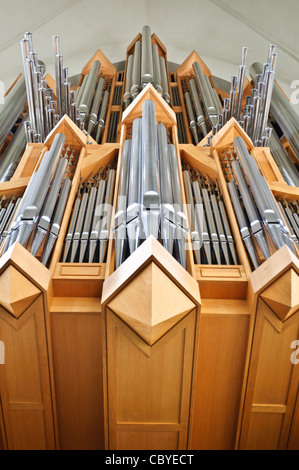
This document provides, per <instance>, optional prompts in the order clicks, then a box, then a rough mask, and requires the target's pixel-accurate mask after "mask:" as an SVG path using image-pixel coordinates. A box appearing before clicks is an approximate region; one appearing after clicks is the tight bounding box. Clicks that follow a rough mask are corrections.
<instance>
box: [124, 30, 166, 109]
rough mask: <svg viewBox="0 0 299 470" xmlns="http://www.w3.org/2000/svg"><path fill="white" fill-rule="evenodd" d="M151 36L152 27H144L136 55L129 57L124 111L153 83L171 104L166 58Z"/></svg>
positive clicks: (135, 46) (137, 42)
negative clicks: (160, 52)
mask: <svg viewBox="0 0 299 470" xmlns="http://www.w3.org/2000/svg"><path fill="white" fill-rule="evenodd" d="M151 36H152V34H151V29H150V27H149V26H144V27H143V29H142V39H141V41H140V40H138V41H136V43H135V45H134V53H133V54H130V55H129V56H128V59H127V69H126V83H125V90H124V91H125V92H124V96H123V102H124V109H126V108H127V107H128V106H129V104H130V103H131V102H132V101H133V100H134V99H135V98H136V96H137V95H138V94H139V93H140V91H141V90H142V89H143V88H144V87H145V86H146V85H147V84H148V83H152V84H153V86H154V87H155V88H156V90H157V91H158V92H159V93H160V95H161V96H163V98H164V99H165V101H166V102H167V103H168V104H171V101H170V94H169V87H168V77H167V68H166V62H165V58H164V57H163V56H160V55H159V48H158V45H157V44H156V43H153V44H152V42H151Z"/></svg>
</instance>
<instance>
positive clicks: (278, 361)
mask: <svg viewBox="0 0 299 470" xmlns="http://www.w3.org/2000/svg"><path fill="white" fill-rule="evenodd" d="M294 328H295V329H294ZM296 330H298V326H297V325H294V326H293V328H288V329H287V330H286V331H285V332H284V333H283V334H280V333H279V332H278V331H276V330H275V329H274V328H273V325H272V324H271V323H270V322H269V321H268V320H265V322H264V325H263V333H262V338H261V347H260V352H259V357H260V359H259V362H258V367H257V373H256V379H255V382H256V383H255V388H254V394H253V403H267V404H282V405H286V404H287V400H288V392H289V387H290V379H291V375H292V369H293V364H292V362H291V360H290V356H291V354H290V353H291V349H290V346H291V343H292V341H293V339H294V338H297V331H296ZM270 384H271V386H269V385H270Z"/></svg>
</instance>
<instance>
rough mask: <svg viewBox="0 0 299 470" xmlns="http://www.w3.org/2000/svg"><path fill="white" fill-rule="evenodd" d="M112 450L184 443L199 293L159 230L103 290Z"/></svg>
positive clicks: (183, 446) (171, 446)
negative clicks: (161, 239) (163, 242)
mask: <svg viewBox="0 0 299 470" xmlns="http://www.w3.org/2000/svg"><path fill="white" fill-rule="evenodd" d="M102 309H103V322H104V325H103V329H102V331H103V332H104V338H103V345H104V354H103V355H104V397H105V411H106V413H105V436H106V448H109V449H118V450H122V449H127V450H128V449H186V448H187V447H188V442H189V435H190V433H191V428H192V422H191V417H192V416H193V413H192V410H193V401H194V397H193V390H194V376H195V365H196V357H197V354H196V351H197V335H198V328H199V309H200V297H199V290H198V285H197V283H196V281H195V280H194V279H193V278H192V277H191V276H190V275H189V274H188V273H187V272H186V271H185V270H184V269H183V268H182V267H181V265H179V263H177V261H176V260H175V259H174V258H173V257H172V256H171V255H170V254H169V253H168V252H167V251H166V250H165V249H164V248H163V247H162V245H161V244H160V243H159V242H158V241H157V240H155V239H154V238H153V237H150V238H149V239H147V240H146V241H145V242H144V243H143V244H142V245H141V246H140V247H139V248H138V250H136V252H135V253H133V254H132V255H131V256H130V258H128V259H127V260H126V261H125V262H124V263H123V264H122V265H121V266H120V267H119V268H118V269H117V270H116V271H115V272H114V273H113V274H112V275H111V276H110V277H109V278H108V279H106V281H105V282H104V286H103V297H102Z"/></svg>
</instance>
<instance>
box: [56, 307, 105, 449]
mask: <svg viewBox="0 0 299 470" xmlns="http://www.w3.org/2000/svg"><path fill="white" fill-rule="evenodd" d="M68 300H69V302H68ZM51 325H52V344H53V358H54V377H55V387H56V401H57V419H58V429H59V440H60V449H64V450H73V449H79V450H81V449H82V450H87V449H90V450H98V449H104V418H103V390H102V389H103V378H102V372H101V371H102V349H101V348H102V345H101V326H100V301H99V300H98V299H78V302H74V299H54V302H53V305H52V309H51Z"/></svg>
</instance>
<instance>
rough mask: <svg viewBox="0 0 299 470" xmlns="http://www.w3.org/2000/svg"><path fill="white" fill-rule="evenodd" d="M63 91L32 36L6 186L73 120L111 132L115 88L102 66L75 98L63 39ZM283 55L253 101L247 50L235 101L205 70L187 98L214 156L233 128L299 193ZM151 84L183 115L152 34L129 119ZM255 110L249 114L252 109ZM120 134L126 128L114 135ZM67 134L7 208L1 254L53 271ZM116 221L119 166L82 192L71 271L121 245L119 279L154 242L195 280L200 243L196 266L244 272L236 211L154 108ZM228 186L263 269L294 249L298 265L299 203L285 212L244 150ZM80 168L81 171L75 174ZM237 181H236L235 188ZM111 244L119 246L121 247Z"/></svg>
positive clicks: (125, 179)
mask: <svg viewBox="0 0 299 470" xmlns="http://www.w3.org/2000/svg"><path fill="white" fill-rule="evenodd" d="M52 44H53V60H54V65H55V83H56V88H55V90H53V89H51V88H49V86H48V84H47V82H46V80H45V71H46V67H45V64H44V63H43V62H42V61H39V60H38V58H37V54H36V52H34V49H33V41H32V34H31V33H25V35H24V39H22V41H21V51H22V58H23V70H24V73H23V75H22V76H21V77H20V78H19V80H18V81H17V82H16V84H15V85H14V87H13V88H12V90H11V91H10V92H9V94H8V96H7V98H6V101H5V105H4V106H3V107H2V108H1V113H0V147H1V146H2V145H3V144H4V142H5V141H6V139H7V137H8V136H9V135H10V134H11V132H12V129H13V130H14V134H13V139H12V140H11V142H10V143H9V144H8V145H6V147H5V150H4V152H3V153H2V157H1V159H0V183H2V182H6V181H9V180H10V178H11V177H12V175H13V173H14V170H15V169H16V166H17V165H18V162H19V161H20V158H21V157H22V155H23V152H24V150H25V147H26V142H27V143H42V142H44V141H45V140H46V138H47V136H48V134H49V133H50V132H51V131H52V130H53V128H54V127H55V125H56V124H57V123H58V122H59V121H60V119H61V118H62V117H63V116H64V115H65V114H66V115H68V116H69V117H70V118H71V119H72V120H73V122H74V123H75V124H76V125H77V126H78V127H79V128H80V129H81V130H82V131H83V132H84V133H85V134H86V135H87V136H88V135H90V136H91V137H93V139H94V140H95V141H96V142H97V143H100V141H101V135H102V134H103V130H104V127H105V125H106V122H105V119H106V116H107V111H108V106H109V96H110V92H111V90H110V85H111V83H110V81H109V80H107V79H106V78H105V76H104V74H102V73H101V63H100V61H99V60H94V61H93V63H92V65H91V68H90V71H89V73H86V74H85V75H84V76H83V77H82V79H81V81H80V83H79V85H78V86H77V87H75V89H73V90H72V89H71V83H70V80H69V71H68V67H65V66H64V65H63V56H62V54H61V50H60V41H59V37H58V36H53V38H52ZM277 58H278V54H277V52H276V46H274V45H270V47H269V53H268V57H267V62H266V63H264V64H263V65H262V64H259V63H254V64H253V65H252V66H251V67H250V70H249V73H250V76H251V78H252V83H253V86H254V88H253V89H252V90H251V94H250V95H249V96H245V97H244V96H243V92H244V83H245V75H246V67H247V60H248V48H247V47H244V48H243V49H242V58H241V65H240V67H239V74H238V76H233V77H232V79H231V88H230V92H229V98H224V99H222V98H221V96H220V95H219V94H218V92H217V90H216V89H215V88H214V87H213V81H211V80H210V77H209V76H208V75H205V74H204V71H203V68H202V66H201V64H200V63H199V62H194V63H193V65H192V74H191V75H189V76H188V77H185V78H183V79H182V91H183V96H184V101H185V108H186V114H187V116H188V123H189V127H190V132H191V135H192V139H193V143H194V144H195V145H198V144H199V143H200V142H201V140H203V139H205V144H204V145H206V146H209V145H210V144H211V139H212V138H213V136H215V135H216V134H217V132H218V131H219V130H220V129H221V128H222V127H223V126H224V125H225V124H226V123H227V122H228V121H229V120H230V119H231V118H232V117H234V118H235V119H236V120H237V122H238V123H239V124H240V126H241V127H242V128H243V130H244V131H245V132H246V133H247V134H248V136H249V137H250V138H251V139H252V141H253V143H254V145H255V146H269V147H270V150H271V153H272V155H273V158H274V160H275V161H276V163H277V165H278V167H279V169H280V171H281V173H282V175H283V177H284V179H285V181H286V183H287V184H288V185H291V186H296V187H299V175H298V170H297V167H296V163H294V162H293V161H292V160H291V159H290V157H289V156H288V154H287V153H286V151H285V149H284V147H283V146H282V144H281V141H280V137H279V135H278V131H277V128H279V129H280V131H281V132H282V133H283V135H284V136H285V137H286V139H287V140H288V142H289V144H290V146H291V148H292V150H293V152H294V154H295V155H296V157H297V159H299V141H298V135H299V118H298V115H297V114H296V113H295V111H294V110H293V109H292V107H291V105H290V104H289V103H288V101H287V99H286V97H285V95H284V94H283V93H282V91H281V89H280V88H279V86H278V85H277V83H276V82H275V80H274V77H275V70H276V65H277ZM148 83H151V84H152V85H153V86H154V87H155V89H156V90H157V92H158V93H159V94H160V95H161V96H162V97H163V98H164V100H165V102H166V103H167V105H170V106H172V103H171V98H170V94H169V83H168V76H167V63H166V61H165V58H164V57H163V56H161V55H159V47H158V45H157V44H156V43H155V42H154V43H152V41H151V30H150V27H149V26H144V27H143V29H142V35H141V40H137V41H136V42H135V45H134V50H133V53H131V54H129V55H128V58H127V63H126V80H125V82H124V88H123V92H124V93H123V103H122V105H123V110H125V109H126V108H127V107H128V106H129V105H130V103H132V102H133V101H134V99H135V98H136V97H137V96H138V94H139V93H140V92H141V91H142V89H143V88H144V87H145V86H146V85H147V84H148ZM244 102H245V106H244ZM116 125H117V123H115V126H116ZM64 144H65V136H64V135H63V134H57V135H56V137H55V139H54V142H53V143H52V145H51V148H50V149H49V151H48V152H46V153H45V155H44V157H43V160H42V162H41V164H40V166H39V168H38V169H37V170H36V171H35V172H34V173H33V175H32V177H31V180H30V182H29V184H28V186H27V189H26V190H25V192H24V194H23V197H18V198H17V197H15V196H14V195H12V196H9V197H6V196H5V195H4V196H3V197H2V199H1V201H0V204H1V205H0V237H1V239H0V242H1V249H2V251H3V253H5V252H6V251H7V249H8V248H9V247H10V246H11V245H12V244H13V243H14V242H15V241H18V242H19V243H20V244H22V245H23V246H26V247H27V249H29V250H30V251H31V253H32V254H33V255H34V256H38V257H39V259H40V261H41V262H42V263H43V264H45V265H49V260H50V256H51V253H52V251H53V247H54V245H55V243H56V240H57V238H58V236H59V231H60V226H61V221H62V218H63V214H64V210H65V207H66V203H67V200H68V196H69V192H70V187H71V183H72V178H73V175H74V171H75V168H76V163H77V159H78V155H76V152H75V150H74V149H71V148H69V147H67V146H66V145H64ZM119 157H121V158H120V161H121V168H120V178H119V186H118V188H116V189H117V194H118V198H117V205H116V211H115V213H113V210H112V203H113V194H114V192H115V181H116V165H117V162H114V163H113V165H108V166H107V167H106V168H104V169H102V168H101V169H100V170H98V172H97V173H95V174H91V175H89V177H88V178H86V179H85V180H84V181H83V180H82V181H81V182H80V185H79V188H78V192H77V196H76V198H75V201H74V205H73V209H72V211H71V215H70V220H69V224H68V230H67V234H66V237H65V241H64V246H63V250H62V253H61V261H62V262H79V263H80V262H81V263H82V262H88V263H95V262H99V263H103V262H105V261H106V256H107V247H108V242H109V239H110V237H111V236H113V238H114V240H115V242H114V243H115V267H116V268H117V267H118V266H120V264H122V262H123V261H124V260H125V259H126V258H127V257H128V256H130V254H132V253H133V252H134V251H135V250H136V249H137V248H138V246H139V245H140V244H141V243H142V242H143V240H145V239H146V238H148V237H149V236H150V235H153V236H154V237H155V238H157V239H159V240H160V242H161V243H162V244H163V246H164V247H165V249H167V250H168V251H169V252H170V253H171V254H172V255H173V256H174V257H175V258H176V259H177V260H178V262H179V263H181V265H182V266H184V267H185V268H186V266H187V260H186V243H187V239H188V238H189V237H190V241H191V246H192V249H193V254H194V261H195V263H197V264H218V265H221V264H227V265H229V264H237V263H238V255H237V252H236V247H235V241H234V238H233V235H232V231H231V227H230V223H229V220H228V216H227V212H226V208H225V202H224V199H223V197H222V194H221V190H220V187H219V185H218V182H217V180H212V179H211V178H209V177H208V175H203V174H200V173H199V172H198V171H195V170H194V169H193V168H191V167H190V165H188V164H187V163H184V162H183V178H182V180H183V183H184V190H185V194H186V202H187V207H186V208H185V207H184V204H183V200H184V197H183V194H182V187H181V183H180V175H179V172H180V165H179V164H178V162H179V159H180V155H179V154H178V152H177V148H176V146H175V143H174V142H172V136H171V132H169V129H168V128H167V127H166V126H165V125H164V124H163V122H157V120H156V111H155V105H154V102H153V101H151V100H146V101H145V102H144V103H143V108H142V117H141V118H136V119H135V120H134V121H133V124H132V128H131V131H130V134H129V135H128V136H127V138H126V140H125V141H124V143H123V149H122V155H121V156H119ZM222 166H223V174H224V176H225V178H226V181H227V187H228V190H229V195H230V198H231V202H232V206H233V208H234V211H235V215H236V219H237V223H238V225H239V229H240V234H241V238H242V240H243V242H244V245H245V247H246V250H247V252H248V256H249V259H250V261H251V264H252V267H253V269H255V268H257V267H258V266H259V264H260V263H261V262H262V260H263V259H267V258H269V256H270V255H271V254H272V252H273V251H275V250H276V249H279V248H280V247H281V246H282V245H284V244H286V245H287V246H288V247H289V248H290V249H291V250H292V251H293V252H295V253H296V248H295V246H297V245H298V240H299V237H298V236H299V215H298V205H297V202H296V201H293V203H288V202H285V201H276V200H275V199H274V197H273V195H272V193H271V191H270V189H269V186H268V185H267V182H266V180H265V178H264V177H263V176H262V175H261V173H260V170H259V168H258V166H257V165H256V163H255V161H254V158H253V157H252V156H251V155H250V154H249V153H248V151H247V149H246V146H245V144H244V142H243V141H242V139H241V138H236V139H235V141H234V148H232V149H230V150H229V152H228V153H227V154H226V155H225V156H224V159H223V160H222ZM71 167H72V168H73V169H72V170H71V171H70V168H71ZM228 175H229V176H228ZM111 234H112V235H111Z"/></svg>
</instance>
